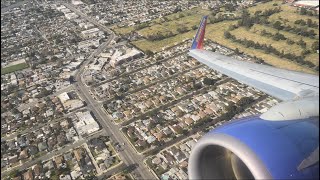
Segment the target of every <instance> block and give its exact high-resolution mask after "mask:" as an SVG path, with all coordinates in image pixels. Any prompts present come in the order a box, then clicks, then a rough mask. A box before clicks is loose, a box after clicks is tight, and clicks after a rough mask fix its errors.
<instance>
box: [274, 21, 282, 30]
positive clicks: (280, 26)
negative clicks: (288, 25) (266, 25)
mask: <svg viewBox="0 0 320 180" xmlns="http://www.w3.org/2000/svg"><path fill="white" fill-rule="evenodd" d="M273 27H274V28H275V29H278V30H282V29H283V27H282V23H281V22H280V21H276V22H275V23H273Z"/></svg>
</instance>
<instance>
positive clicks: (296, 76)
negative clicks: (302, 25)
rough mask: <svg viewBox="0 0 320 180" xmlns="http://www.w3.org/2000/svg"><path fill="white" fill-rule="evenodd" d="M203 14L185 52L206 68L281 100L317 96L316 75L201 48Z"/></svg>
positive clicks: (203, 26)
mask: <svg viewBox="0 0 320 180" xmlns="http://www.w3.org/2000/svg"><path fill="white" fill-rule="evenodd" d="M206 19H207V17H206V16H204V17H203V19H202V21H201V23H200V27H199V29H198V32H197V34H196V36H195V38H194V41H193V45H192V47H191V50H190V51H189V55H190V56H192V57H194V58H195V59H197V60H198V61H199V62H201V63H203V64H206V65H207V66H209V67H210V68H212V69H214V70H217V71H218V72H220V73H222V74H225V75H227V76H229V77H232V78H234V79H236V80H238V81H239V82H241V83H244V84H247V85H249V86H252V87H254V88H256V89H259V90H261V91H262V92H264V93H266V94H269V95H271V96H274V97H276V98H278V99H281V100H283V101H288V100H293V99H296V98H303V97H313V96H319V76H316V75H311V74H305V73H301V72H296V71H289V70H285V69H279V68H275V67H271V66H267V65H262V64H256V63H252V62H246V61H240V60H236V59H233V58H231V57H229V56H225V55H222V54H219V53H215V52H211V51H206V50H203V49H202V48H203V38H204V34H205V27H206V25H205V23H206Z"/></svg>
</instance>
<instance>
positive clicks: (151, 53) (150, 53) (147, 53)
mask: <svg viewBox="0 0 320 180" xmlns="http://www.w3.org/2000/svg"><path fill="white" fill-rule="evenodd" d="M146 55H147V56H149V57H153V55H154V53H153V52H152V51H150V50H147V51H146Z"/></svg>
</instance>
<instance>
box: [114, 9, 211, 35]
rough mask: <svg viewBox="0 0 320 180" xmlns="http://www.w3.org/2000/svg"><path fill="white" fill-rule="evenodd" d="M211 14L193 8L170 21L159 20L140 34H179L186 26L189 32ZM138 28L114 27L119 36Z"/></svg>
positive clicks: (170, 18)
mask: <svg viewBox="0 0 320 180" xmlns="http://www.w3.org/2000/svg"><path fill="white" fill-rule="evenodd" d="M208 14H210V11H208V10H204V9H201V8H193V9H190V10H187V11H183V12H178V13H174V14H170V15H168V16H166V18H167V19H168V20H167V21H164V20H163V18H158V19H155V20H153V21H151V22H150V27H147V28H144V29H141V30H139V31H138V32H139V33H140V34H142V35H143V36H145V37H146V36H148V35H150V34H155V33H157V32H161V33H167V32H170V31H171V32H173V33H174V34H177V29H178V27H180V26H186V27H187V28H188V29H189V30H190V29H191V27H192V26H194V25H198V24H199V21H200V19H201V17H202V16H203V15H208ZM136 27H137V26H130V27H122V28H118V27H116V26H115V27H113V30H114V31H115V32H116V33H117V34H121V35H125V34H128V33H130V32H132V31H134V30H135V28H136Z"/></svg>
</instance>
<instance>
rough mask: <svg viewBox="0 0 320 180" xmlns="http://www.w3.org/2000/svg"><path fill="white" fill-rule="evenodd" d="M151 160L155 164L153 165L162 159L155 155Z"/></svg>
mask: <svg viewBox="0 0 320 180" xmlns="http://www.w3.org/2000/svg"><path fill="white" fill-rule="evenodd" d="M151 162H152V163H153V164H155V165H159V164H160V163H161V162H162V161H161V159H160V158H159V157H155V158H153V159H152V161H151Z"/></svg>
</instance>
